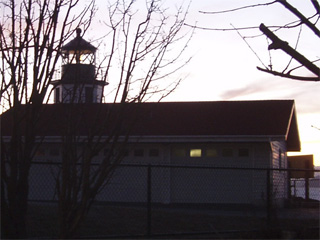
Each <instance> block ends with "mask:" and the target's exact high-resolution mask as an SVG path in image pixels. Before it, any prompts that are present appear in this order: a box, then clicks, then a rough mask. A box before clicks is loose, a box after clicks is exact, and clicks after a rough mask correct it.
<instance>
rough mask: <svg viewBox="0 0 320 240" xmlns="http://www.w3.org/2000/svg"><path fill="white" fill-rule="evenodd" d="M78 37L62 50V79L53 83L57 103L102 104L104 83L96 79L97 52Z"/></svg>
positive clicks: (79, 35)
mask: <svg viewBox="0 0 320 240" xmlns="http://www.w3.org/2000/svg"><path fill="white" fill-rule="evenodd" d="M76 34H77V35H76V37H75V38H74V39H73V40H71V41H70V42H69V43H67V44H66V45H64V46H62V48H61V56H62V66H61V79H60V80H57V81H53V82H52V84H53V85H54V87H55V98H54V99H55V100H54V102H55V103H87V102H88V103H100V102H101V101H102V97H103V95H102V94H103V88H104V86H105V85H107V83H106V82H104V81H99V80H97V79H96V65H95V61H96V55H95V54H96V50H97V48H96V47H94V46H93V45H91V43H89V42H87V41H86V40H84V39H83V38H82V37H81V29H79V28H78V29H77V30H76Z"/></svg>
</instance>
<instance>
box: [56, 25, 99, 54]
mask: <svg viewBox="0 0 320 240" xmlns="http://www.w3.org/2000/svg"><path fill="white" fill-rule="evenodd" d="M76 32H77V36H76V37H75V38H74V39H73V40H71V41H70V42H68V43H67V44H65V45H64V46H62V47H61V49H62V50H64V51H73V50H79V51H82V52H86V51H88V52H93V53H94V52H95V51H96V50H97V48H96V47H95V46H93V45H91V43H89V42H87V41H86V40H84V39H83V38H82V37H81V36H80V34H81V29H79V28H78V29H77V31H76Z"/></svg>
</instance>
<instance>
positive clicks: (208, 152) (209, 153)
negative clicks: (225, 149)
mask: <svg viewBox="0 0 320 240" xmlns="http://www.w3.org/2000/svg"><path fill="white" fill-rule="evenodd" d="M217 156H218V151H217V149H215V148H208V149H206V157H217Z"/></svg>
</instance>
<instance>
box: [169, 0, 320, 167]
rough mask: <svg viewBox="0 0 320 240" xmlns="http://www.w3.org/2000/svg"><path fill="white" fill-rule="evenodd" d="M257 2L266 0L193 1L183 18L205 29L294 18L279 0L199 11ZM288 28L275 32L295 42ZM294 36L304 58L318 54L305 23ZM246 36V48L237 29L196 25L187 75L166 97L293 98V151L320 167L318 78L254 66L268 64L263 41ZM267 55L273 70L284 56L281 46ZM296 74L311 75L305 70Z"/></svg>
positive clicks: (306, 6) (304, 4)
mask: <svg viewBox="0 0 320 240" xmlns="http://www.w3.org/2000/svg"><path fill="white" fill-rule="evenodd" d="M257 2H259V3H262V2H267V1H252V0H251V1H250V0H248V1H245V0H243V1H237V0H235V1H233V0H228V1H225V0H208V1H206V0H198V1H194V2H193V3H192V4H191V8H190V11H189V18H188V19H187V23H188V24H191V25H195V24H196V25H197V26H198V27H206V28H230V27H231V28H232V26H234V27H238V28H239V27H247V26H259V25H260V23H264V24H265V25H280V24H282V23H288V22H291V21H294V20H296V17H295V16H293V15H292V14H291V13H289V12H288V11H287V10H286V9H285V8H284V7H283V6H282V5H280V4H276V5H274V6H268V7H257V8H251V9H247V10H242V11H238V12H236V13H235V12H233V13H226V14H216V15H209V14H202V13H199V11H221V10H227V9H232V8H237V7H240V6H244V5H249V4H253V3H257ZM289 2H290V3H291V4H292V5H294V6H296V8H298V9H299V10H300V11H301V12H303V13H305V14H307V15H309V13H310V12H313V8H312V5H311V4H310V1H307V0H304V1H301V0H295V1H294V0H292V1H289ZM290 31H291V30H290ZM290 31H289V30H288V31H284V32H283V33H282V32H281V33H278V35H279V37H280V38H282V39H283V40H285V41H288V42H289V44H290V45H291V46H295V44H296V40H297V36H298V33H299V29H298V30H293V31H291V32H290ZM240 34H241V35H242V36H253V35H258V34H260V32H259V30H258V29H255V30H253V31H242V32H240ZM300 36H301V37H300V41H299V45H298V46H299V47H301V48H299V49H301V53H303V54H304V55H305V56H307V57H309V58H310V59H313V60H315V59H318V58H319V54H320V52H319V43H320V42H319V38H317V37H315V35H314V34H313V33H311V32H310V31H309V30H308V29H307V28H303V29H302V31H301V35H300ZM247 41H248V44H249V45H250V47H251V48H252V50H251V49H250V48H249V47H248V45H247V43H246V42H245V41H244V40H243V39H242V38H241V36H240V35H239V34H238V33H237V31H208V30H196V32H195V35H194V37H193V39H192V42H191V44H190V46H189V47H190V49H189V51H190V53H191V54H193V59H192V61H191V62H190V64H189V65H188V67H187V68H186V69H184V71H186V73H187V74H189V75H188V77H187V78H186V79H185V80H184V81H183V82H182V83H181V85H180V86H179V88H178V89H177V90H176V91H175V92H174V93H173V94H171V95H170V96H169V97H168V98H167V99H166V101H216V100H217V101H219V100H265V99H294V100H295V106H296V113H297V119H298V127H299V133H300V140H301V146H302V151H301V152H300V153H298V154H313V155H314V163H315V165H317V166H320V130H319V128H320V94H319V93H320V82H304V81H295V80H288V79H285V78H281V77H276V76H273V75H270V74H267V73H264V72H261V71H259V70H257V69H256V67H257V66H260V67H263V65H262V63H263V64H265V65H268V64H269V60H270V56H269V52H268V51H267V47H268V42H267V40H266V38H265V37H260V38H250V39H247ZM256 54H257V55H258V57H259V58H258V57H257V56H256ZM270 54H272V55H271V58H272V63H273V66H274V69H278V70H280V71H281V70H282V68H283V66H286V64H287V63H288V60H289V58H288V57H287V56H286V55H285V54H284V53H283V52H281V50H273V51H272V52H271V53H270ZM259 59H260V60H261V61H262V63H261V62H260V60H259ZM277 66H279V67H278V68H277ZM293 66H294V65H293ZM299 74H302V75H305V76H312V75H311V74H310V73H309V72H308V71H307V70H306V71H301V72H300V73H299ZM312 126H314V127H312ZM289 155H290V154H289Z"/></svg>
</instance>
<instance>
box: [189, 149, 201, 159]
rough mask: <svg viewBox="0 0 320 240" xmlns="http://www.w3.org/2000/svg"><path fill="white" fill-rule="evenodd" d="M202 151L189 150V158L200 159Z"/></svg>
mask: <svg viewBox="0 0 320 240" xmlns="http://www.w3.org/2000/svg"><path fill="white" fill-rule="evenodd" d="M201 155H202V150H201V149H200V148H197V149H196V148H194V149H190V157H201Z"/></svg>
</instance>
